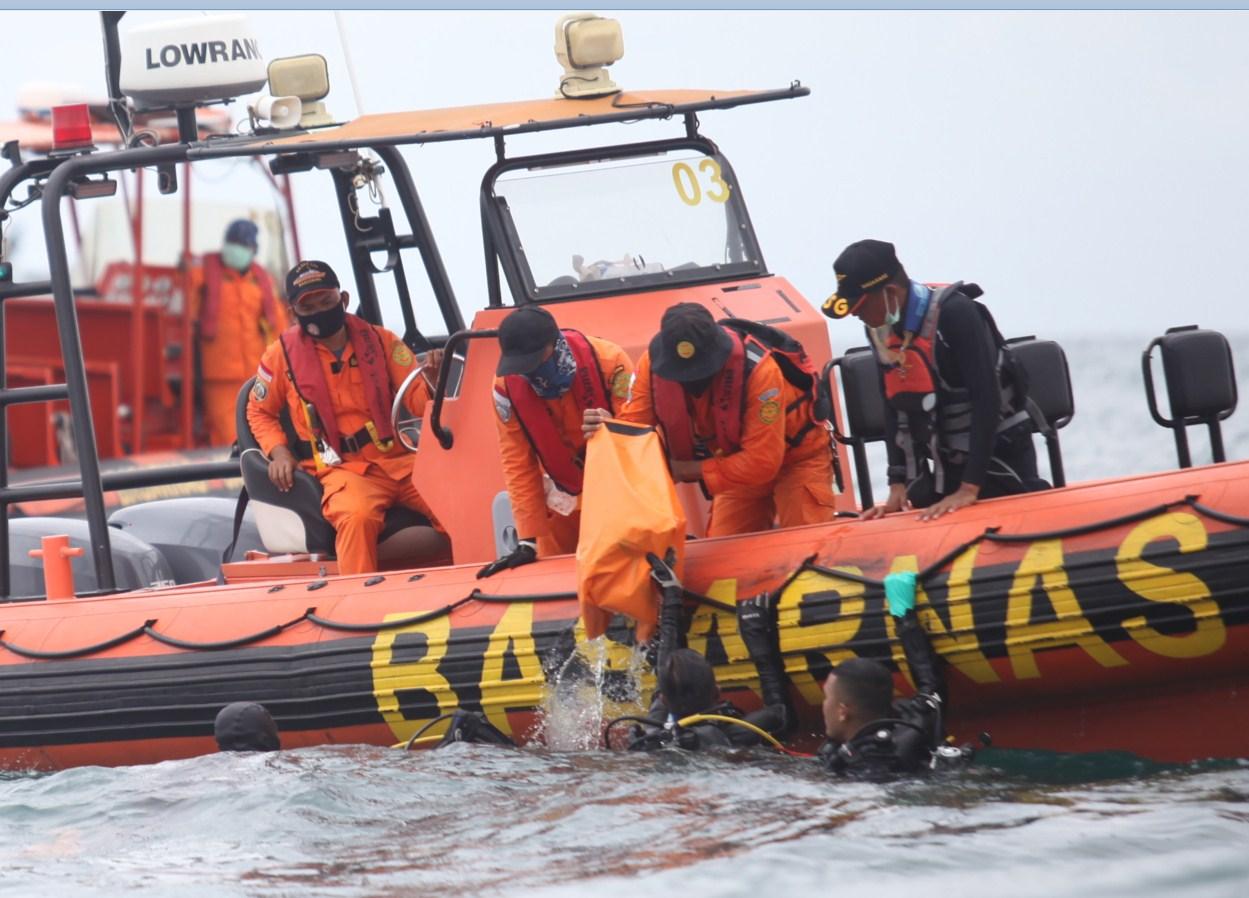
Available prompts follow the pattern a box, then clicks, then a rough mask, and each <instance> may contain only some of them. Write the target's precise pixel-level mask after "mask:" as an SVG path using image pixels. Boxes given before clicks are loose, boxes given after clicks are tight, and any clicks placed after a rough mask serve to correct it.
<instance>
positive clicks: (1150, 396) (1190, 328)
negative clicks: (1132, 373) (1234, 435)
mask: <svg viewBox="0 0 1249 898" xmlns="http://www.w3.org/2000/svg"><path fill="white" fill-rule="evenodd" d="M1155 347H1157V348H1159V349H1160V350H1161V353H1162V374H1163V377H1164V378H1165V379H1166V383H1167V402H1168V404H1169V405H1170V406H1171V417H1170V418H1165V417H1163V416H1162V413H1161V412H1160V411H1159V410H1158V401H1157V396H1156V394H1155V391H1154V375H1153V367H1152V365H1151V362H1152V359H1153V353H1154V348H1155ZM1141 373H1142V374H1143V375H1144V377H1145V398H1146V399H1147V400H1148V402H1149V414H1150V416H1151V417H1153V419H1154V421H1155V422H1157V423H1158V424H1159V425H1161V426H1162V427H1169V428H1171V430H1172V431H1173V432H1174V434H1175V452H1176V455H1177V456H1178V458H1179V465H1180V467H1181V468H1191V467H1192V465H1193V461H1192V456H1191V455H1190V454H1189V451H1188V433H1187V428H1188V426H1189V425H1191V424H1205V425H1206V426H1207V427H1208V428H1209V431H1210V454H1211V456H1212V457H1213V460H1214V461H1215V462H1221V461H1226V460H1227V457H1226V455H1225V453H1224V451H1223V429H1222V428H1221V427H1220V422H1222V421H1225V420H1227V419H1228V418H1229V417H1230V416H1231V414H1232V412H1234V411H1236V402H1237V395H1236V369H1235V365H1234V364H1233V362H1232V349H1231V347H1230V346H1229V345H1228V343H1227V338H1226V337H1224V336H1223V335H1222V334H1220V333H1219V332H1218V331H1208V330H1202V329H1200V328H1199V327H1198V326H1197V325H1195V324H1190V325H1186V326H1184V327H1172V328H1168V329H1167V332H1166V333H1165V334H1164V335H1163V336H1161V337H1157V338H1155V339H1154V340H1153V341H1151V342H1150V344H1149V346H1148V347H1147V348H1146V349H1145V351H1144V352H1143V353H1142V354H1141Z"/></svg>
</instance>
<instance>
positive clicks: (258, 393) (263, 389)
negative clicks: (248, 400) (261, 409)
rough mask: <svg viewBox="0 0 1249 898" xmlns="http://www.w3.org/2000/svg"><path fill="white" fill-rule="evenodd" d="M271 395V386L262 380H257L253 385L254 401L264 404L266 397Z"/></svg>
mask: <svg viewBox="0 0 1249 898" xmlns="http://www.w3.org/2000/svg"><path fill="white" fill-rule="evenodd" d="M268 395H269V385H268V384H267V383H265V382H264V381H263V380H261V379H260V378H256V382H255V383H254V384H252V399H255V400H256V401H257V402H264V401H265V397H266V396H268Z"/></svg>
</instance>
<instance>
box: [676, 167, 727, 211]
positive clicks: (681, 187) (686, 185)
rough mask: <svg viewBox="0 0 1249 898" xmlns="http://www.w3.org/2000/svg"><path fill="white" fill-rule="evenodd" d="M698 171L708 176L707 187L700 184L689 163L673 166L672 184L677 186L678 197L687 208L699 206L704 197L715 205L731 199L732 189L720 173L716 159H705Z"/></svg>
mask: <svg viewBox="0 0 1249 898" xmlns="http://www.w3.org/2000/svg"><path fill="white" fill-rule="evenodd" d="M698 170H699V172H701V173H702V174H703V175H706V181H707V182H708V183H707V185H706V187H704V186H703V185H702V184H700V183H699V178H698V175H696V174H694V169H693V168H691V167H690V165H689V163H688V162H678V163H677V164H676V165H674V166H672V183H673V184H675V185H676V188H677V196H679V197H680V198H681V202H683V203H685V205H687V206H697V205H698V204H699V203H701V202H702V201H703V197H704V196H706V197H707V199H709V200H711V201H712V202H713V203H723V202H725V201H726V200H727V199H728V198H729V191H730V189H731V188H730V187H729V185H728V182H727V181H725V180H724V176H723V175H722V174H721V172H720V163H719V162H717V161H716V160H714V159H704V160H703V161H702V162H700V163H698Z"/></svg>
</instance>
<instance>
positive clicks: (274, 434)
mask: <svg viewBox="0 0 1249 898" xmlns="http://www.w3.org/2000/svg"><path fill="white" fill-rule="evenodd" d="M286 295H287V298H288V300H289V302H290V305H291V309H292V311H293V312H294V313H295V321H296V324H294V325H292V326H291V327H289V328H287V330H285V331H283V332H282V335H281V336H280V337H279V338H278V339H277V340H275V341H274V342H273V343H272V344H270V346H269V348H268V349H266V350H265V353H264V356H263V358H261V360H260V368H259V369H258V370H257V372H256V383H255V385H254V386H253V387H252V392H251V396H250V397H249V399H248V403H247V423H248V424H249V425H250V426H251V429H252V433H253V434H255V436H256V440H257V442H258V443H259V444H260V448H261V449H262V450H263V451H264V453H265V454H266V455H267V456H269V459H270V461H269V479H270V480H272V481H273V483H274V484H275V485H276V486H277V487H278V488H279V489H281V490H283V491H286V490H289V489H291V487H292V486H293V485H294V475H295V468H296V467H301V468H303V469H304V470H305V471H307V472H308V473H310V474H312V475H313V476H315V477H316V478H317V479H318V480H319V481H321V486H322V489H323V493H322V498H321V513H322V514H324V515H325V519H326V520H327V521H328V522H329V523H330V524H331V525H332V526H333V527H334V530H335V532H336V539H335V543H334V549H335V554H336V555H337V557H338V571H339V573H341V574H360V573H365V572H369V571H375V570H377V536H378V533H380V532H381V529H382V521H383V517H384V516H385V513H386V509H388V508H390V507H391V506H393V505H404V506H406V507H408V508H411V509H413V510H415V511H417V512H419V513H421V514H422V515H424V516H425V517H426V518H428V519H429V521H430V523H431V525H432V527H433V528H437V527H438V525H437V522H436V521H435V520H434V516H433V513H432V512H431V511H430V509H429V507H428V506H427V505H426V504H425V502H424V501H423V500H422V499H421V497H420V495H419V494H418V493H417V491H416V487H415V486H413V484H412V456H411V455H410V454H409V453H408V452H407V451H406V450H405V449H404V448H403V447H402V446H401V445H400V444H399V442H398V441H397V440H396V439H395V436H394V434H393V433H392V432H391V425H390V409H391V405H392V404H393V403H394V396H395V391H396V389H397V388H398V387H399V385H400V384H401V383H402V382H403V380H404V378H406V377H407V376H408V375H409V374H410V373H411V372H412V371H413V370H414V368H413V366H415V365H416V364H417V361H416V359H415V357H414V356H413V354H412V351H411V350H410V349H408V347H407V346H405V345H404V343H403V341H402V340H400V339H399V338H398V337H397V336H395V335H394V334H393V333H391V332H390V331H388V330H386V328H384V327H380V326H378V325H374V324H369V323H368V322H367V321H364V320H363V319H362V318H358V317H356V316H355V315H349V314H348V313H347V293H346V292H345V291H342V290H340V289H339V285H338V277H337V276H336V275H335V274H334V271H333V269H332V268H330V266H329V265H326V264H325V263H324V262H316V261H303V262H300V263H299V264H298V265H296V266H295V267H294V268H292V269H291V270H290V273H289V274H287V276H286ZM426 361H427V364H428V365H430V366H437V365H438V364H439V363H440V361H441V359H440V353H439V352H438V351H437V350H435V351H432V352H430V353H429V357H428V358H427V360H426ZM428 400H429V385H428V383H426V382H425V381H423V380H419V379H418V382H417V384H416V386H415V387H413V388H412V390H411V392H410V394H409V397H408V400H407V404H408V408H409V409H410V410H411V411H412V412H413V414H416V415H420V414H422V413H423V411H424V408H425V403H426V402H427V401H428ZM284 408H285V409H289V411H290V416H291V421H292V423H293V425H294V428H295V432H296V434H297V435H298V437H299V443H298V444H297V445H296V446H289V445H287V442H286V435H285V433H284V432H283V430H282V425H281V423H280V419H279V416H280V415H281V412H282V409H284ZM447 548H448V546H447V540H446V537H445V536H444V535H443V534H442V533H441V532H440V531H439V530H437V529H430V530H429V531H428V533H426V534H423V535H422V536H421V537H420V538H419V540H418V542H417V548H416V556H417V557H414V558H413V559H412V562H413V564H419V563H421V562H423V561H432V560H434V559H437V558H441V557H444V556H445V555H446V552H447Z"/></svg>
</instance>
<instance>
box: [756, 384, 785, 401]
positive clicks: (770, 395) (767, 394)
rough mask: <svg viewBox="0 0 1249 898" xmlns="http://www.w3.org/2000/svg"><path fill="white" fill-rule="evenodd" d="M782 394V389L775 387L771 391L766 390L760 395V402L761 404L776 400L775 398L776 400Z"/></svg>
mask: <svg viewBox="0 0 1249 898" xmlns="http://www.w3.org/2000/svg"><path fill="white" fill-rule="evenodd" d="M780 394H781V388H780V387H773V388H772V389H770V390H764V391H763V392H762V393H760V394H759V401H760V402H767V401H768V400H769V399H775V398H776V397H777V396H779V395H780Z"/></svg>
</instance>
